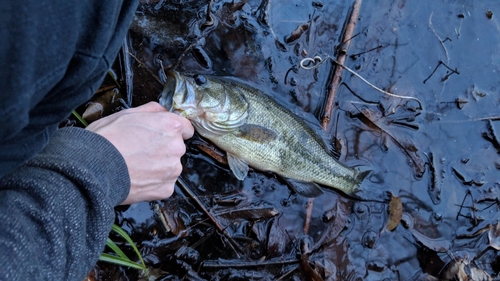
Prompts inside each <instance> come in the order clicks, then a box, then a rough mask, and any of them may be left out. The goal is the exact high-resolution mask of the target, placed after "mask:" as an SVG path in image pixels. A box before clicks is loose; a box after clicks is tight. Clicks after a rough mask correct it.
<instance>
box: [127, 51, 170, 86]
mask: <svg viewBox="0 0 500 281" xmlns="http://www.w3.org/2000/svg"><path fill="white" fill-rule="evenodd" d="M128 54H129V55H130V56H131V57H133V58H134V59H135V60H136V61H137V62H138V63H140V64H142V65H144V66H145V65H146V64H145V63H143V62H142V61H140V60H139V59H138V58H137V57H136V56H134V54H132V53H131V52H128ZM144 69H146V71H147V72H148V73H149V74H151V76H153V78H154V79H155V80H156V81H157V82H158V83H160V85H162V86H163V82H161V80H160V78H158V76H156V75H155V74H154V73H153V72H151V70H150V69H149V68H147V67H144Z"/></svg>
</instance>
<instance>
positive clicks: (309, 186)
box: [284, 178, 323, 198]
mask: <svg viewBox="0 0 500 281" xmlns="http://www.w3.org/2000/svg"><path fill="white" fill-rule="evenodd" d="M284 180H285V181H286V182H287V183H288V185H289V186H290V188H291V189H293V191H295V192H297V193H298V194H300V195H302V196H304V197H309V198H313V197H318V196H320V195H321V194H323V189H322V188H321V187H320V186H319V185H318V184H317V183H314V182H306V181H299V180H294V179H290V178H285V179H284Z"/></svg>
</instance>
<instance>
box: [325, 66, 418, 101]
mask: <svg viewBox="0 0 500 281" xmlns="http://www.w3.org/2000/svg"><path fill="white" fill-rule="evenodd" d="M333 62H334V63H335V64H337V65H339V66H340V67H341V68H343V69H345V70H347V71H349V72H350V73H352V74H353V75H354V76H356V77H358V78H359V79H361V80H362V81H363V82H365V83H366V84H368V86H370V87H372V88H373V89H375V90H377V91H379V92H381V93H383V94H385V95H388V96H391V97H394V98H400V99H410V100H416V101H417V102H418V104H419V106H420V109H422V103H421V102H420V100H419V99H417V98H414V97H410V96H400V95H396V94H393V93H389V92H387V91H384V90H382V89H380V88H379V87H377V86H375V85H373V84H372V83H370V82H368V81H367V80H366V79H365V78H363V77H362V76H361V75H359V74H357V73H356V72H355V71H354V70H352V69H350V68H348V67H347V66H345V65H342V64H340V62H337V61H333Z"/></svg>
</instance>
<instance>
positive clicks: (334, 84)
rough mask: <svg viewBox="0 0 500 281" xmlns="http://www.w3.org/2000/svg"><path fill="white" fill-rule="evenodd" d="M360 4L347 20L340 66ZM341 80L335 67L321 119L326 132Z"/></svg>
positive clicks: (340, 73)
mask: <svg viewBox="0 0 500 281" xmlns="http://www.w3.org/2000/svg"><path fill="white" fill-rule="evenodd" d="M361 2H362V0H357V1H356V2H355V3H354V7H353V10H352V13H351V16H350V18H349V23H348V24H347V26H346V29H345V32H344V36H343V37H342V41H343V43H342V45H341V46H340V47H341V48H342V50H345V52H340V53H339V55H338V56H337V61H338V63H339V64H340V65H344V62H345V59H346V57H347V50H348V49H349V46H350V45H351V40H350V38H351V37H352V34H353V33H354V28H355V27H356V22H357V20H358V15H359V10H360V8H361ZM346 39H349V40H346ZM341 78H342V67H336V68H335V72H334V74H333V79H332V83H331V88H330V92H329V93H328V99H327V102H326V104H325V113H324V114H323V117H321V127H323V129H324V130H327V128H328V124H330V119H331V116H332V111H333V104H334V101H335V95H336V94H337V89H338V87H339V83H340V80H341Z"/></svg>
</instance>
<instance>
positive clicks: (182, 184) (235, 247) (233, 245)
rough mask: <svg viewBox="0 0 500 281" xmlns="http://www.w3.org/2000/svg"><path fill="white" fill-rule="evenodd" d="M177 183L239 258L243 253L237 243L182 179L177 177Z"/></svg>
mask: <svg viewBox="0 0 500 281" xmlns="http://www.w3.org/2000/svg"><path fill="white" fill-rule="evenodd" d="M177 183H178V184H179V186H180V187H182V190H184V192H186V193H187V194H188V195H189V196H190V197H191V198H193V200H194V201H195V202H196V204H198V206H199V207H200V208H201V210H202V211H203V213H205V215H207V216H208V218H209V219H210V220H211V221H212V222H213V223H214V225H215V227H216V228H217V230H219V231H220V232H221V233H222V234H223V235H224V237H226V238H227V240H228V241H229V245H230V246H231V248H233V250H234V252H235V253H236V256H237V257H238V258H241V256H240V253H243V250H242V249H241V248H240V247H239V245H238V243H236V241H234V240H233V238H231V236H229V234H228V233H227V231H225V230H224V229H223V228H222V226H221V225H220V224H219V223H218V222H217V220H216V219H215V217H214V216H212V214H211V213H210V212H209V211H208V210H207V208H205V206H204V205H203V203H202V202H201V201H200V200H199V199H198V197H196V195H195V194H194V193H193V192H191V189H190V188H189V187H188V186H187V184H186V183H185V182H184V180H183V179H182V177H179V178H178V179H177Z"/></svg>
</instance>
